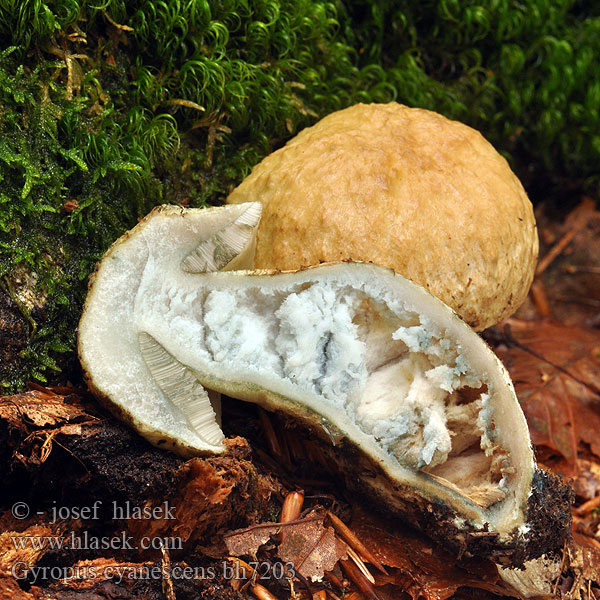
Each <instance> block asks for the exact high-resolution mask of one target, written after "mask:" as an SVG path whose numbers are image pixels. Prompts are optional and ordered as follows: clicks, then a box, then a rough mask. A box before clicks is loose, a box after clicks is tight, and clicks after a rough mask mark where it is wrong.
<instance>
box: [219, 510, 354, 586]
mask: <svg viewBox="0 0 600 600" xmlns="http://www.w3.org/2000/svg"><path fill="white" fill-rule="evenodd" d="M324 520H325V513H321V512H312V513H310V514H309V515H307V516H306V517H304V518H303V519H298V520H297V521H290V522H288V523H261V524H259V525H254V526H252V527H248V528H247V529H239V530H236V531H232V532H230V533H228V534H226V535H225V543H226V545H227V550H228V551H229V553H230V554H232V555H234V556H246V555H247V556H252V557H256V555H257V553H258V551H259V549H260V547H261V546H263V545H265V544H266V543H267V542H269V541H270V540H272V539H277V538H276V536H278V535H279V534H280V533H281V532H282V531H285V537H284V539H283V542H281V544H280V545H279V547H278V549H277V555H278V556H279V558H280V559H281V560H282V561H283V562H284V563H290V564H291V565H293V570H295V571H296V572H298V573H300V575H302V576H304V577H305V578H307V579H312V580H313V581H316V580H320V579H321V578H322V577H323V575H324V574H325V571H330V570H331V569H333V567H334V566H335V564H336V563H337V561H338V560H339V559H340V558H342V557H345V556H346V544H345V543H344V542H343V541H342V540H340V539H339V538H337V537H336V535H335V532H334V530H333V529H332V528H331V527H325V526H324V524H323V522H324Z"/></svg>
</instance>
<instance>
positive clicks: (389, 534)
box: [352, 509, 511, 600]
mask: <svg viewBox="0 0 600 600" xmlns="http://www.w3.org/2000/svg"><path fill="white" fill-rule="evenodd" d="M352 529H353V530H354V532H355V533H356V535H357V536H358V537H359V538H360V540H361V542H362V543H363V544H364V545H365V546H366V547H367V548H369V550H370V551H371V552H372V553H373V554H374V555H375V556H376V557H377V559H379V561H380V562H381V563H382V564H383V565H385V566H386V567H390V568H391V569H390V575H389V576H385V575H382V574H379V573H378V574H377V575H376V578H375V583H376V585H377V586H386V589H388V587H389V586H392V587H394V588H396V590H399V591H402V592H406V593H408V594H409V595H410V596H411V598H413V600H418V598H424V599H425V600H445V599H446V598H450V597H451V596H452V595H453V594H454V593H455V592H456V590H458V589H459V588H461V587H469V588H477V589H482V590H486V591H487V592H491V593H493V594H496V595H500V596H501V595H511V593H510V591H509V590H508V588H507V587H506V586H505V585H504V584H503V583H502V581H501V580H500V578H499V576H498V571H497V569H496V567H495V565H494V564H493V563H492V562H491V561H480V560H479V561H466V560H463V561H461V562H460V563H457V561H456V557H454V556H453V555H452V554H450V553H449V552H447V551H445V550H444V549H442V548H440V547H439V546H437V545H436V544H434V543H433V542H432V541H430V540H428V539H426V538H425V537H424V536H423V535H421V534H419V533H417V532H415V531H413V530H412V529H410V528H408V527H403V526H401V525H392V524H390V523H389V522H388V521H387V520H384V519H382V518H381V517H379V516H375V515H371V514H369V515H367V514H366V513H364V512H363V511H362V510H360V509H357V510H355V513H354V518H353V520H352ZM398 595H399V594H398Z"/></svg>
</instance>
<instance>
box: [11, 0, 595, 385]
mask: <svg viewBox="0 0 600 600" xmlns="http://www.w3.org/2000/svg"><path fill="white" fill-rule="evenodd" d="M586 10H587V9H584V6H583V4H578V3H574V2H572V1H566V0H561V1H560V2H551V1H550V0H547V1H545V0H544V1H542V0H527V1H525V2H520V3H517V2H513V1H507V2H502V1H494V2H486V3H477V2H476V1H473V0H468V1H466V2H462V1H461V2H458V0H444V1H439V2H438V1H436V2H433V0H425V1H424V2H419V3H414V2H408V1H406V0H402V1H400V0H395V1H392V0H366V1H361V2H358V1H355V0H343V1H342V0H340V1H338V2H337V3H333V2H323V1H308V0H287V1H274V0H219V1H218V2H217V1H216V0H203V1H200V0H168V1H167V0H146V1H142V0H137V1H136V0H133V1H127V2H125V1H123V0H101V1H99V2H98V1H96V2H92V1H90V0H54V1H46V2H43V1H41V0H18V1H17V0H0V38H1V40H2V44H1V45H0V47H1V48H4V50H3V51H2V52H1V53H0V183H1V185H0V295H2V297H0V346H1V345H2V344H4V347H5V349H4V350H2V348H0V354H1V355H2V359H3V360H2V361H0V381H1V382H2V383H1V385H2V386H4V387H5V389H7V390H12V389H16V388H19V387H22V386H23V385H24V383H25V381H27V380H28V379H37V380H40V381H45V380H46V379H48V378H52V377H53V376H54V374H55V373H58V372H59V369H63V370H64V368H65V367H67V366H68V365H69V364H74V363H75V360H74V352H73V349H74V342H75V340H74V336H75V334H74V332H75V327H76V323H77V320H78V318H79V311H80V308H81V304H82V301H83V298H84V294H85V287H86V281H87V277H88V275H89V273H90V271H91V270H92V268H93V265H94V263H95V261H96V260H97V258H98V257H99V256H100V255H101V253H102V252H103V251H104V250H105V249H106V248H107V247H108V245H109V244H110V243H111V242H112V241H113V240H114V239H116V238H117V237H118V236H119V235H120V234H121V233H123V232H124V231H125V230H126V229H128V228H130V227H131V226H133V225H134V224H135V223H136V221H137V219H138V218H139V217H141V216H142V215H144V214H145V213H147V212H148V210H149V209H150V208H151V207H152V206H154V205H155V204H158V203H161V202H172V203H178V202H180V203H183V204H189V205H193V206H200V205H203V204H206V203H210V204H215V203H219V202H222V201H223V199H224V198H225V196H226V195H227V194H228V192H229V191H230V190H231V189H232V188H233V187H234V186H235V185H237V184H238V183H239V182H240V181H241V179H242V178H243V177H244V176H245V175H246V174H247V173H248V172H249V170H250V169H251V167H252V166H253V165H254V164H256V163H257V162H258V161H259V160H260V159H261V158H262V157H263V156H265V155H266V154H267V153H269V152H270V151H272V150H273V149H275V148H277V147H278V146H280V145H281V144H282V143H284V142H285V141H286V140H287V139H289V138H290V137H291V136H292V135H294V134H295V133H297V131H299V130H300V129H301V128H303V127H305V126H307V125H310V124H312V123H314V122H315V121H316V120H317V119H318V118H320V117H322V116H323V115H325V114H327V113H329V112H332V111H334V110H338V109H340V108H343V107H345V106H348V105H350V104H352V103H354V102H357V101H363V102H372V101H376V102H387V101H390V100H398V101H401V102H404V103H406V104H409V105H413V106H422V107H425V108H430V109H435V110H438V111H440V112H442V113H444V114H446V115H448V116H450V117H453V118H458V119H460V120H462V121H464V122H467V123H469V124H471V125H473V126H475V127H478V128H479V129H481V130H482V131H483V133H484V134H485V135H486V136H487V137H488V138H489V139H490V140H491V141H492V142H494V143H495V144H496V145H497V147H499V148H500V149H501V150H502V151H504V152H506V153H507V155H510V156H511V157H512V160H513V165H514V166H515V168H517V170H519V171H520V172H523V173H525V172H527V173H530V172H534V173H538V174H539V179H540V180H551V181H555V179H556V177H576V178H577V181H578V182H580V183H584V182H585V183H586V184H587V185H588V187H589V188H591V189H597V188H595V187H594V186H597V184H598V174H599V168H598V164H600V162H599V159H600V137H599V134H598V131H599V128H598V118H599V114H600V113H599V109H600V66H599V65H598V64H597V62H596V61H594V58H595V57H596V56H597V55H598V54H599V51H600V35H599V33H600V31H599V29H600V18H599V17H598V15H596V14H593V13H592V12H591V11H589V10H588V11H587V12H586ZM531 189H534V188H531ZM75 202H76V203H75ZM24 274H25V275H24ZM15 320H16V321H15ZM17 321H18V323H17ZM13 322H14V323H16V324H14V323H13ZM10 323H13V325H14V326H13V325H11V326H10V327H9V326H8V325H7V324H10ZM3 330H4V333H2V331H3ZM7 331H16V332H21V333H20V334H19V335H20V337H21V338H23V339H21V340H20V341H19V343H13V342H14V340H13V341H11V340H8V338H7V337H6V336H7V334H6V332H7ZM23 331H25V332H26V335H24V334H23V333H22V332H23ZM7 340H8V341H7ZM9 347H10V348H11V349H12V350H10V351H8V350H6V348H9ZM11 353H12V354H11ZM63 372H64V371H63Z"/></svg>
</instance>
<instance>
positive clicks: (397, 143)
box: [227, 102, 538, 331]
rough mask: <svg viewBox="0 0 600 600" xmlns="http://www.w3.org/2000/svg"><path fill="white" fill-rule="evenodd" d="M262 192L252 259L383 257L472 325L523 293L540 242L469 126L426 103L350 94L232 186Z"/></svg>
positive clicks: (520, 201) (506, 174)
mask: <svg viewBox="0 0 600 600" xmlns="http://www.w3.org/2000/svg"><path fill="white" fill-rule="evenodd" d="M251 201H260V202H261V203H262V205H263V217H262V220H261V224H260V228H259V231H258V241H257V249H256V262H255V268H259V269H298V268H300V267H304V266H309V265H316V264H319V263H320V262H339V261H341V260H348V259H351V260H359V261H365V262H374V263H376V264H379V265H383V266H386V267H390V268H392V269H394V270H395V271H396V272H398V273H401V274H402V275H404V276H405V277H408V278H409V279H411V280H412V281H414V282H416V283H418V284H420V285H422V286H423V287H425V288H426V289H427V290H428V291H429V292H431V293H432V294H433V295H434V296H437V297H438V298H440V299H441V300H442V301H444V302H445V303H446V304H448V305H449V306H451V307H452V308H453V309H454V310H455V311H456V312H457V313H458V314H459V315H460V316H461V317H462V318H463V319H464V320H465V321H466V322H467V323H469V324H470V325H471V326H472V327H473V328H475V329H476V330H478V331H479V330H483V329H485V328H486V327H489V326H491V325H494V324H496V323H498V322H499V321H501V320H502V319H505V318H506V317H508V316H510V315H511V314H512V313H514V311H515V310H516V309H517V308H518V307H519V305H520V304H521V303H522V302H523V301H524V300H525V298H526V296H527V292H528V290H529V286H530V285H531V282H532V280H533V274H534V269H535V264H536V259H537V252H538V239H537V231H536V226H535V218H534V214H533V208H532V206H531V202H530V201H529V199H528V198H527V194H526V193H525V190H524V189H523V186H522V185H521V183H520V182H519V180H518V179H517V177H516V176H515V175H514V173H513V172H512V171H511V169H510V167H509V165H508V163H507V162H506V160H505V159H504V158H503V157H502V156H501V155H500V154H499V153H498V152H497V151H496V150H495V149H494V148H493V146H492V145H491V144H490V143H488V142H487V141H486V140H485V139H484V137H483V136H482V135H481V134H480V133H479V132H478V131H476V130H475V129H472V128H470V127H468V126H467V125H464V124H462V123H458V122H456V121H451V120H449V119H446V118H445V117H443V116H442V115H439V114H437V113H435V112H431V111H428V110H422V109H418V108H409V107H407V106H402V105H400V104H397V103H395V102H391V103H389V104H357V105H355V106H351V107H350V108H346V109H344V110H340V111H337V112H335V113H332V114H330V115H328V116H326V117H325V118H323V119H322V120H321V121H319V122H318V123H317V124H316V125H313V126H312V127H309V128H306V129H304V130H303V131H301V132H300V133H299V134H298V135H297V136H296V137H295V138H293V139H292V140H290V141H289V142H288V143H287V144H286V145H285V146H284V147H283V148H280V149H279V150H277V151H275V152H273V153H272V154H270V155H269V156H267V157H266V158H265V159H264V160H263V161H262V162H260V163H259V164H258V165H256V166H255V167H254V169H253V170H252V173H251V174H250V175H249V176H248V177H246V179H244V181H242V183H241V184H240V185H239V186H238V187H237V188H236V189H235V190H234V191H233V192H232V193H231V194H230V195H229V197H228V198H227V202H228V203H239V202H251Z"/></svg>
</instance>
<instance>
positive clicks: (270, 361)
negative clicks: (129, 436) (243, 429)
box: [79, 203, 568, 561]
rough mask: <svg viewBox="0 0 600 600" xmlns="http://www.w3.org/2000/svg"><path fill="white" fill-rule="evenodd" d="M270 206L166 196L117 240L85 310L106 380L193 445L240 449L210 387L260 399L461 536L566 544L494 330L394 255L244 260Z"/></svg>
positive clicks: (399, 502)
mask: <svg viewBox="0 0 600 600" xmlns="http://www.w3.org/2000/svg"><path fill="white" fill-rule="evenodd" d="M259 217H260V204H258V203H246V204H238V205H230V206H226V207H221V208H213V209H182V208H179V207H174V206H162V207H158V208H156V209H154V210H153V211H152V212H151V213H150V214H149V215H148V216H147V217H146V218H145V219H143V220H142V221H141V222H140V223H139V224H138V225H137V226H136V227H134V228H133V229H132V230H131V231H130V232H128V233H127V234H125V235H124V236H123V237H122V238H121V239H119V240H117V242H115V244H113V246H112V247H111V248H110V249H109V250H108V252H107V253H106V254H105V256H104V257H103V258H102V260H101V262H100V263H99V265H98V267H97V270H96V273H95V274H94V277H93V280H92V281H91V284H90V289H89V292H88V296H87V300H86V303H85V307H84V311H83V315H82V318H81V322H80V326H79V354H80V359H81V363H82V366H83V368H84V371H85V372H86V376H87V380H88V382H89V385H90V388H91V389H92V390H93V391H94V392H95V394H96V395H98V396H99V397H100V398H103V399H104V400H105V401H107V403H108V404H109V406H110V407H112V409H113V410H114V411H116V413H117V414H119V415H120V416H121V417H123V418H124V419H126V420H128V421H129V422H130V423H131V424H132V425H133V426H134V427H135V428H136V429H137V430H138V431H139V433H140V434H142V435H143V436H144V437H146V438H147V439H148V440H149V441H150V442H152V443H154V444H156V445H158V446H161V447H163V448H169V449H172V450H174V451H175V452H178V453H180V454H182V455H185V456H188V455H196V454H198V455H206V454H212V453H223V452H226V448H227V447H226V445H225V444H224V439H223V438H224V436H223V433H222V431H221V429H220V427H219V425H218V423H217V420H216V418H215V412H214V409H213V407H212V404H211V402H210V398H209V396H208V393H207V390H214V391H217V392H220V393H225V394H228V395H229V396H231V397H233V398H237V399H239V400H244V401H248V402H255V403H257V404H260V405H261V406H263V407H265V408H267V409H269V410H274V411H280V412H282V413H285V414H286V415H289V416H290V417H293V418H295V419H297V420H298V421H300V422H302V423H304V424H306V425H307V426H309V427H310V428H311V430H312V431H313V432H314V435H315V436H316V437H317V438H318V439H320V440H321V442H320V443H322V444H323V447H326V448H327V449H328V452H329V455H330V456H331V458H332V460H334V461H337V462H339V463H340V464H341V465H342V466H343V469H342V470H343V471H344V472H345V473H346V475H347V478H348V480H349V483H350V484H351V485H355V486H356V487H358V488H360V489H361V490H362V491H363V492H366V493H368V494H369V495H371V496H373V497H376V498H378V499H379V500H380V502H381V503H382V504H383V505H385V506H387V507H388V508H389V509H391V510H392V511H393V512H394V513H395V514H396V513H399V514H402V515H404V516H405V518H408V519H409V520H410V521H411V522H413V523H414V524H416V525H417V526H419V527H422V528H423V529H425V530H426V531H427V532H428V533H429V534H430V535H433V536H434V537H438V538H441V539H443V541H444V542H445V543H447V544H449V545H451V546H454V547H455V548H457V549H460V550H461V551H468V552H474V553H476V552H485V553H486V554H490V555H492V556H494V557H496V558H497V559H498V560H499V561H502V560H504V561H506V560H508V559H509V558H510V557H513V558H514V556H519V557H520V558H521V560H524V559H526V558H529V557H531V556H537V555H539V554H541V553H543V552H545V551H547V550H548V549H549V548H550V547H552V546H554V545H556V544H560V543H561V541H562V538H563V537H564V535H565V531H566V529H565V523H564V522H563V521H564V520H565V519H566V518H567V517H565V516H564V514H563V513H560V511H559V512H558V513H552V510H553V509H555V508H556V506H559V508H560V506H562V505H561V504H560V502H561V500H560V499H559V500H557V499H556V498H554V496H553V495H552V494H553V493H555V494H558V492H553V491H552V489H553V488H552V486H551V485H549V484H548V483H547V478H546V476H544V475H543V474H541V473H540V472H539V471H537V470H536V467H535V462H534V458H533V452H532V448H531V443H530V439H529V433H528V429H527V424H526V422H525V418H524V416H523V413H522V411H521V409H520V407H519V403H518V401H517V399H516V397H515V393H514V390H513V386H512V384H511V381H510V378H509V376H508V374H507V372H506V370H505V369H504V367H503V366H502V364H501V363H500V361H499V360H498V359H497V358H496V356H495V355H494V354H493V352H492V351H491V350H490V349H489V348H488V347H487V346H486V345H485V343H484V342H483V340H482V339H481V338H480V337H479V336H478V335H477V334H476V333H475V332H474V331H473V330H472V329H471V328H470V327H469V326H468V325H467V324H466V323H464V322H463V321H462V320H461V319H460V318H459V317H458V316H457V315H456V314H455V313H454V312H453V311H452V310H451V309H450V308H449V307H448V306H446V305H445V304H443V303H442V302H441V301H440V300H438V299H437V298H435V297H434V296H432V295H431V294H429V293H428V292H427V291H426V290H425V289H423V288H422V287H420V286H418V285H416V284H414V283H413V282H411V281H409V280H408V279H406V278H404V277H402V276H401V275H398V274H396V273H394V271H392V270H391V269H388V268H385V267H381V266H377V265H373V264H366V263H354V262H343V263H337V264H326V265H321V266H318V267H313V268H309V269H304V270H301V271H295V272H275V271H247V270H227V269H232V268H235V267H243V266H246V265H248V264H250V263H251V259H252V252H253V246H254V238H255V232H256V228H257V225H258V221H259ZM216 269H225V270H220V271H218V272H217V271H216ZM532 486H533V487H532ZM532 494H533V496H532ZM536 494H537V495H536ZM532 497H534V498H535V502H534V503H533V505H532V500H531V498H532ZM563 508H564V507H563ZM566 510H567V512H566V514H568V506H567V509H566ZM442 524H443V526H442Z"/></svg>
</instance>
